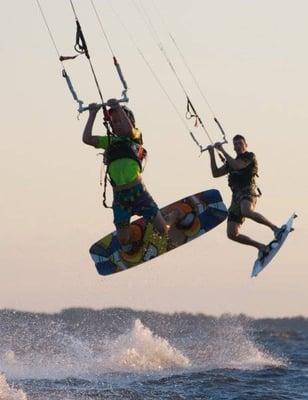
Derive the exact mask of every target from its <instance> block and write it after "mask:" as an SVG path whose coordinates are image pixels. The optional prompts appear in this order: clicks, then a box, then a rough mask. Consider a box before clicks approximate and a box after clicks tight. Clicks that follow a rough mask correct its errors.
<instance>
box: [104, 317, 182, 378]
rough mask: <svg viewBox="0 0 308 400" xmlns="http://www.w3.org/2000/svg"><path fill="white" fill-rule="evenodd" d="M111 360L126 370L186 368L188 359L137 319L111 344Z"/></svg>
mask: <svg viewBox="0 0 308 400" xmlns="http://www.w3.org/2000/svg"><path fill="white" fill-rule="evenodd" d="M111 346H112V348H113V354H112V356H111V362H112V364H113V365H114V367H116V366H118V367H121V368H123V369H127V370H161V369H166V368H187V367H189V366H190V361H189V359H188V358H187V357H185V356H184V355H183V354H182V353H181V352H180V351H179V350H177V349H176V348H174V347H172V346H171V345H170V344H169V342H168V341H167V340H166V339H163V338H161V337H159V336H158V335H154V334H153V332H152V331H151V330H150V329H149V328H147V327H145V326H144V325H143V324H142V322H141V321H140V320H139V319H137V320H136V321H135V322H134V326H133V329H132V330H131V331H129V332H128V333H127V334H124V335H121V336H119V337H118V339H117V340H116V341H115V342H113V343H112V344H111Z"/></svg>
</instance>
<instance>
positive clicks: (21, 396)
mask: <svg viewBox="0 0 308 400" xmlns="http://www.w3.org/2000/svg"><path fill="white" fill-rule="evenodd" d="M0 400H27V396H26V394H25V393H24V392H23V391H22V390H21V389H14V388H12V387H10V385H9V384H8V383H7V381H6V378H5V376H4V375H3V374H0Z"/></svg>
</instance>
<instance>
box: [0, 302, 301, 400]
mask: <svg viewBox="0 0 308 400" xmlns="http://www.w3.org/2000/svg"><path fill="white" fill-rule="evenodd" d="M25 399H28V400H60V399H61V400H90V399H91V400H92V399H93V400H105V399H106V400H107V399H108V400H123V399H130V400H141V399H170V400H182V399H194V400H207V399H208V400H231V399H232V400H275V399H277V400H278V399H279V400H280V399H281V400H282V399H285V400H286V399H290V400H291V399H292V400H296V399H307V400H308V319H304V318H300V317H299V318H284V319H251V318H248V317H246V316H244V315H238V316H233V315H222V316H221V317H219V318H216V317H211V316H206V315H202V314H188V313H177V314H161V313H155V312H142V311H133V310H130V309H106V310H101V311H94V310H90V309H68V310H64V311H62V312H60V313H57V314H38V313H25V312H19V311H13V310H0V400H25Z"/></svg>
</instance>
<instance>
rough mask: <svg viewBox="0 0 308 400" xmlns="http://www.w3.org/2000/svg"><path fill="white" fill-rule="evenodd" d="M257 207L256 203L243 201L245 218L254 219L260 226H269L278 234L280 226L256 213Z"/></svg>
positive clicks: (242, 210) (242, 208) (242, 207)
mask: <svg viewBox="0 0 308 400" xmlns="http://www.w3.org/2000/svg"><path fill="white" fill-rule="evenodd" d="M255 206H256V202H251V201H249V200H242V201H241V213H242V215H243V217H246V218H249V219H252V220H253V221H255V222H257V223H258V224H262V225H265V226H268V227H269V228H270V229H271V230H272V231H273V232H276V231H277V229H279V227H278V226H276V225H274V224H272V223H271V222H270V221H269V220H268V219H266V218H265V217H264V216H263V215H262V214H260V213H257V212H255V211H254V208H255Z"/></svg>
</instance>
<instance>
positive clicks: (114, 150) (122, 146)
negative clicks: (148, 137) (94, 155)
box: [104, 138, 147, 171]
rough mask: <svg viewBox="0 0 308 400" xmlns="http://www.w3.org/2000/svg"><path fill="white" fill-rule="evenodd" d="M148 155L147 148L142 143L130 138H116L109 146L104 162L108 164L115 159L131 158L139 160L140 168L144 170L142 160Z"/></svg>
mask: <svg viewBox="0 0 308 400" xmlns="http://www.w3.org/2000/svg"><path fill="white" fill-rule="evenodd" d="M146 155H147V151H146V149H145V148H144V147H143V146H142V144H140V143H137V142H136V141H134V140H132V139H129V138H116V139H114V140H113V141H112V143H111V144H110V145H109V146H108V148H107V149H106V151H105V153H104V164H105V165H107V169H108V166H109V165H110V164H111V163H112V162H113V161H115V160H119V159H121V158H130V159H132V160H135V161H137V163H138V164H139V167H140V170H141V171H142V170H143V165H142V161H143V160H144V159H145V157H146Z"/></svg>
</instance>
